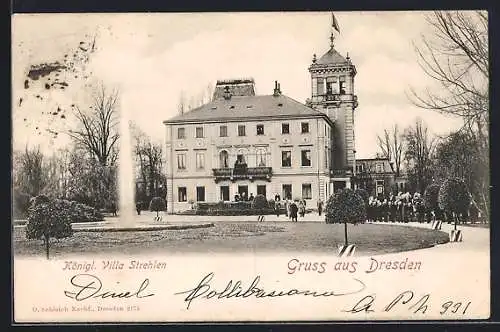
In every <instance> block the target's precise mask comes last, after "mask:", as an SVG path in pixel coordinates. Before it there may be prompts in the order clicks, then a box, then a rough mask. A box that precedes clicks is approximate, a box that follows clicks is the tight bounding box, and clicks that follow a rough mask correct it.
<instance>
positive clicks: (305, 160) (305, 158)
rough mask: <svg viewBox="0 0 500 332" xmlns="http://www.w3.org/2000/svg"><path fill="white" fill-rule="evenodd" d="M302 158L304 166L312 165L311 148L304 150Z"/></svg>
mask: <svg viewBox="0 0 500 332" xmlns="http://www.w3.org/2000/svg"><path fill="white" fill-rule="evenodd" d="M300 159H301V163H302V166H311V150H302V151H301V158H300Z"/></svg>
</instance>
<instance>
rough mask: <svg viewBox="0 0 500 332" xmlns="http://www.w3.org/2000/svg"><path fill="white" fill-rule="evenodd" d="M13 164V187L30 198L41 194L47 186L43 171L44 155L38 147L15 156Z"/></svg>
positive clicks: (26, 149)
mask: <svg viewBox="0 0 500 332" xmlns="http://www.w3.org/2000/svg"><path fill="white" fill-rule="evenodd" d="M16 159H17V160H15V161H14V162H15V164H14V186H15V187H17V188H19V189H20V190H21V191H22V192H24V193H27V194H29V195H30V196H31V197H32V196H36V195H39V194H41V193H42V191H43V189H44V188H45V186H46V184H47V177H46V174H45V172H44V169H43V166H44V165H43V164H44V155H43V154H42V152H41V151H40V148H39V147H35V148H31V149H28V147H27V146H26V148H25V150H24V152H22V153H18V154H16Z"/></svg>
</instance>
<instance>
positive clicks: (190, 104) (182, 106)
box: [177, 83, 214, 114]
mask: <svg viewBox="0 0 500 332" xmlns="http://www.w3.org/2000/svg"><path fill="white" fill-rule="evenodd" d="M213 92H214V88H213V85H212V84H211V83H209V84H207V86H206V87H205V88H204V89H203V90H202V91H200V92H199V93H198V94H195V95H192V96H191V97H189V98H187V97H186V93H185V92H184V91H181V94H180V96H179V103H178V106H177V109H178V111H179V114H184V113H185V112H188V111H190V110H192V109H194V108H197V107H200V106H203V105H205V104H207V103H209V102H211V101H212V95H213Z"/></svg>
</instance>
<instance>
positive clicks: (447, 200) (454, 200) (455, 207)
mask: <svg viewBox="0 0 500 332" xmlns="http://www.w3.org/2000/svg"><path fill="white" fill-rule="evenodd" d="M471 199H472V197H471V195H470V193H469V191H468V190H467V186H466V184H465V183H464V182H463V181H462V180H460V179H456V178H451V179H447V180H445V181H444V182H443V184H442V185H441V188H440V189H439V194H438V203H439V208H440V209H441V210H443V211H445V212H446V213H447V214H450V215H454V222H455V229H457V222H458V218H459V216H460V215H464V216H465V215H467V211H468V209H469V205H470V203H471Z"/></svg>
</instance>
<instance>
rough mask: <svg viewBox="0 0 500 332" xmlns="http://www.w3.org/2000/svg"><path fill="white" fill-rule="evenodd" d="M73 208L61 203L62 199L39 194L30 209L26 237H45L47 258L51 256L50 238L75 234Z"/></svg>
mask: <svg viewBox="0 0 500 332" xmlns="http://www.w3.org/2000/svg"><path fill="white" fill-rule="evenodd" d="M72 212H73V211H72V210H71V209H70V208H69V206H67V205H66V206H63V205H61V201H60V200H50V199H48V198H47V197H46V196H42V197H41V196H37V197H35V199H33V200H32V205H31V206H30V208H29V209H28V224H27V225H26V237H27V238H28V239H36V240H40V239H43V240H44V242H45V248H46V255H47V259H48V258H49V245H50V239H51V238H55V239H62V238H65V237H69V236H72V235H73V229H72V228H71V221H72Z"/></svg>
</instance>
